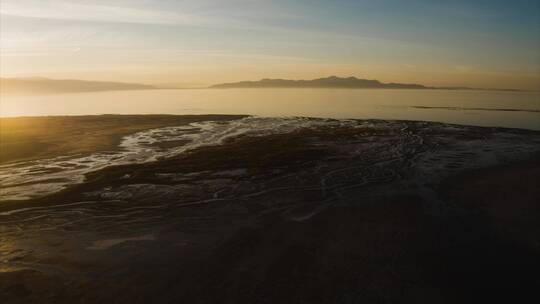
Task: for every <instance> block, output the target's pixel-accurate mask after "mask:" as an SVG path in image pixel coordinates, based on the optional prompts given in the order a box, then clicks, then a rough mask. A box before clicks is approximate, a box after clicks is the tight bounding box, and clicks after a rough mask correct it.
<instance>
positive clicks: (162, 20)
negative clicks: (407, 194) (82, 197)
mask: <svg viewBox="0 0 540 304" xmlns="http://www.w3.org/2000/svg"><path fill="white" fill-rule="evenodd" d="M539 6H540V3H539V2H538V1H535V0H516V1H501V0H494V1H464V0H459V1H424V0H413V1H397V0H382V1H363V0H362V1H356V0H336V1H320V0H315V1H311V0H310V1H307V0H299V1H285V0H283V1H282V0H268V1H259V0H229V1H210V0H184V1H168V0H152V1H147V0H107V1H102V0H95V1H82V0H80V1H79V0H72V1H67V0H48V1H38V0H2V3H1V29H0V30H1V32H0V34H1V37H2V39H1V47H2V50H1V76H2V77H29V76H41V77H50V78H75V79H86V80H106V81H125V82H138V83H149V84H158V85H164V86H181V87H198V86H207V85H210V84H213V83H221V82H230V81H240V80H246V79H253V80H256V79H260V78H287V79H311V78H317V77H320V76H328V75H351V76H357V77H361V78H368V79H379V80H381V81H385V82H412V83H422V84H425V85H431V86H469V87H482V88H516V89H528V90H538V89H539V88H540V85H539V83H540V78H539V77H540V76H539V74H540V54H539V52H538V47H539V46H540V16H539V11H540V9H539Z"/></svg>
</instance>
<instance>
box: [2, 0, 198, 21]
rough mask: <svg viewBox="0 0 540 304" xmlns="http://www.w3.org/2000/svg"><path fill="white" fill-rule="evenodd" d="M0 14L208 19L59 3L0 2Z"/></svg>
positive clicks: (50, 0) (80, 18)
mask: <svg viewBox="0 0 540 304" xmlns="http://www.w3.org/2000/svg"><path fill="white" fill-rule="evenodd" d="M0 13H2V14H4V15H11V16H19V17H30V18H42V19H55V20H77V21H94V22H110V23H141V24H204V23H206V22H207V19H205V18H203V17H200V16H197V15H194V14H192V13H182V12H178V11H165V10H155V9H149V8H148V7H144V8H135V7H129V6H113V5H106V4H90V3H88V2H87V3H79V2H73V1H71V2H67V1H58V0H48V1H35V0H2V6H1V7H0Z"/></svg>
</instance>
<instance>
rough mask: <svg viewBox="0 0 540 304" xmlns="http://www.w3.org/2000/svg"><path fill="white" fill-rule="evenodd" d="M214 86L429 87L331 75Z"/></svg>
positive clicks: (215, 86)
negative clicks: (317, 77)
mask: <svg viewBox="0 0 540 304" xmlns="http://www.w3.org/2000/svg"><path fill="white" fill-rule="evenodd" d="M212 88H395V89H428V88H429V87H426V86H423V85H420V84H404V83H382V82H380V81H378V80H369V79H359V78H356V77H347V78H341V77H337V76H330V77H326V78H319V79H313V80H286V79H262V80H259V81H241V82H235V83H223V84H217V85H214V86H212Z"/></svg>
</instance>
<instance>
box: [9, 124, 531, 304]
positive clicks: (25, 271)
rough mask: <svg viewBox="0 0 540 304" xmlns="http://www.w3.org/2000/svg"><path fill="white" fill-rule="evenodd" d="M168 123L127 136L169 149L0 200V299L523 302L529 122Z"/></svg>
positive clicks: (526, 294) (527, 271) (527, 266)
mask: <svg viewBox="0 0 540 304" xmlns="http://www.w3.org/2000/svg"><path fill="white" fill-rule="evenodd" d="M263 125H266V126H268V127H267V128H261V126H263ZM246 126H247V127H249V128H247V127H246ZM291 126H294V128H291ZM197 128H199V129H197ZM212 128H214V129H212ZM256 128H259V129H256ZM208 130H214V131H213V133H212V132H210V133H208V134H206V133H205V134H206V135H205V136H204V137H197V136H195V134H197V132H203V131H204V132H209V131H208ZM239 130H257V132H252V131H242V132H240V131H239ZM165 131H166V132H165ZM165 131H163V132H158V133H159V134H160V135H159V138H161V139H163V138H165V137H166V136H169V137H167V138H168V139H169V140H165V141H164V142H165V144H156V142H154V141H152V140H149V139H148V138H150V137H145V136H143V137H141V138H142V141H144V143H145V144H146V145H148V147H147V148H148V149H150V148H152V149H154V148H156V145H157V146H158V147H157V148H156V149H158V150H152V151H162V150H163V149H164V150H165V152H166V153H165V152H164V153H165V154H164V155H168V157H164V158H161V159H156V160H153V161H146V162H142V163H122V164H119V165H115V166H108V167H105V168H101V169H99V170H96V171H91V172H87V173H85V179H84V180H83V181H81V182H78V183H72V184H69V185H68V186H67V187H66V188H65V189H63V190H61V191H59V192H56V193H53V194H48V195H44V196H42V197H37V198H33V199H27V200H11V201H7V200H4V201H2V202H0V241H1V242H0V254H1V262H0V300H2V301H3V302H6V303H74V302H75V303H77V302H85V303H104V302H116V303H128V302H129V303H149V302H184V303H366V302H367V303H372V302H386V303H404V302H405V303H409V302H410V303H418V302H429V303H466V302H470V303H478V302H489V301H496V300H498V301H501V300H502V301H508V302H511V301H512V302H515V301H520V302H521V301H525V300H527V301H530V300H531V299H534V297H535V296H536V295H535V292H536V287H537V286H538V281H537V279H536V274H537V273H538V271H540V262H539V261H540V260H539V259H538V256H539V253H540V248H539V245H538V244H539V243H538V240H539V239H540V229H539V228H538V225H536V223H538V221H539V220H540V214H539V212H538V210H539V206H538V202H539V201H540V199H539V198H540V191H539V188H540V187H538V180H539V178H540V161H539V160H540V133H539V132H533V131H525V130H516V129H503V128H481V127H467V126H457V125H447V124H439V123H426V122H411V121H381V120H371V121H360V120H354V121H339V120H319V119H263V118H241V119H237V120H230V121H226V120H225V121H222V122H220V123H217V124H206V125H191V126H189V128H183V129H172V131H174V133H175V134H174V136H173V135H171V134H170V132H171V129H166V130H165ZM178 132H180V133H181V132H185V134H186V136H185V137H178V136H177V135H178V134H176V133H178ZM151 134H156V132H154V133H151ZM167 134H169V135H167ZM230 134H239V135H238V136H229V135H230ZM217 135H219V136H221V137H220V138H224V139H223V140H221V139H220V140H218V141H208V142H209V143H213V144H211V145H202V146H196V145H193V146H192V147H193V149H190V150H185V151H184V150H181V151H183V152H182V153H178V154H171V153H169V152H170V151H173V152H174V151H180V150H177V149H178V148H179V147H180V148H181V147H183V146H184V145H190V143H188V142H187V139H189V138H192V139H193V140H206V139H207V138H211V139H214V138H216V136H217ZM179 138H180V139H181V140H180V139H179ZM145 147H146V146H145ZM171 149H172V150H171ZM143 150H144V149H143ZM160 153H161V152H160ZM85 172H86V171H85ZM21 189H22V188H21Z"/></svg>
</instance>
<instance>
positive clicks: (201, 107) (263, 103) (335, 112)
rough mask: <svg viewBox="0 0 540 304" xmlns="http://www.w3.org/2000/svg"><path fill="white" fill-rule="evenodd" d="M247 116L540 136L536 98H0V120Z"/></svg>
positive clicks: (146, 94) (345, 93)
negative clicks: (492, 129) (410, 123)
mask: <svg viewBox="0 0 540 304" xmlns="http://www.w3.org/2000/svg"><path fill="white" fill-rule="evenodd" d="M91 114H249V115H258V116H270V117H275V116H310V117H325V118H377V119H404V120H425V121H439V122H445V123H455V124H464V125H477V126H500V127H512V128H526V129H535V130H540V93H538V92H500V91H444V90H382V89H361V90H359V89H356V90H355V89H352V90H351V89H224V90H221V89H192V90H149V91H117V92H98V93H78V94H61V95H47V96H10V97H8V96H2V98H1V103H0V115H1V116H3V117H8V116H44V115H91Z"/></svg>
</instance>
